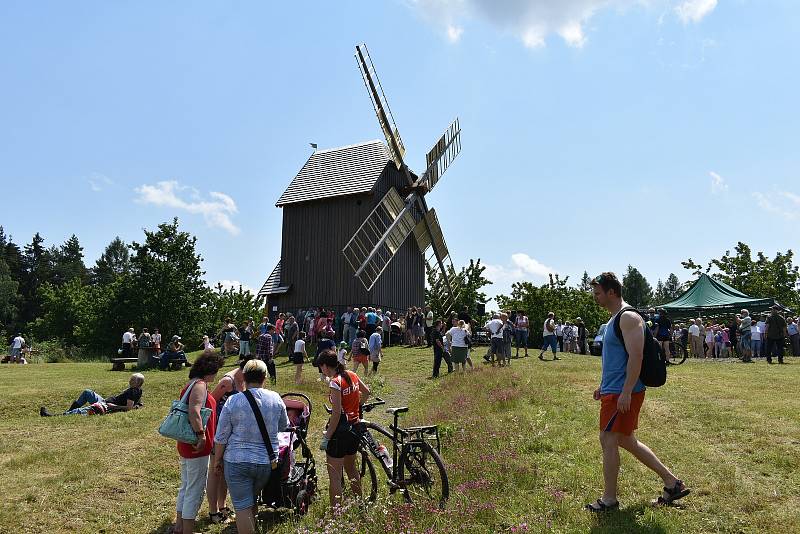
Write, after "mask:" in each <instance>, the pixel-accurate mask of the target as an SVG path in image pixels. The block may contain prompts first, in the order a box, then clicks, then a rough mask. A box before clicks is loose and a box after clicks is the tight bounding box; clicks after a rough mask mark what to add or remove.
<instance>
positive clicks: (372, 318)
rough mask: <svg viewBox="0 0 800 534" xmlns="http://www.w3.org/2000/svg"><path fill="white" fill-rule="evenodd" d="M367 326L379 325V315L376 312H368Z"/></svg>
mask: <svg viewBox="0 0 800 534" xmlns="http://www.w3.org/2000/svg"><path fill="white" fill-rule="evenodd" d="M366 318H367V324H378V314H377V313H375V312H367V315H366Z"/></svg>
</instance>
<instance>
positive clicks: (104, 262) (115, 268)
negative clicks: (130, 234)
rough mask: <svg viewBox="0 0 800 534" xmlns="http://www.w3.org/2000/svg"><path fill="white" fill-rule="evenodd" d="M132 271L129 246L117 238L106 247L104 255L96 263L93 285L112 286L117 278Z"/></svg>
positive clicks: (92, 276) (93, 269) (92, 272)
mask: <svg viewBox="0 0 800 534" xmlns="http://www.w3.org/2000/svg"><path fill="white" fill-rule="evenodd" d="M130 271H131V257H130V251H129V248H128V245H126V244H125V242H124V241H123V240H122V239H120V238H119V236H117V237H115V238H114V240H113V241H111V243H109V244H108V246H106V249H105V250H104V251H103V254H101V255H100V257H99V258H98V259H97V261H96V262H95V265H94V267H93V268H92V271H91V279H92V283H94V284H110V283H111V282H113V281H114V280H116V279H117V277H119V276H122V275H125V274H128V273H130Z"/></svg>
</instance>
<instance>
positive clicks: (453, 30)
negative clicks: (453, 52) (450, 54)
mask: <svg viewBox="0 0 800 534" xmlns="http://www.w3.org/2000/svg"><path fill="white" fill-rule="evenodd" d="M462 33H464V28H461V27H460V26H453V25H452V24H450V25H448V26H447V39H448V40H449V41H450V42H451V43H457V42H458V41H459V40H460V39H461V34H462Z"/></svg>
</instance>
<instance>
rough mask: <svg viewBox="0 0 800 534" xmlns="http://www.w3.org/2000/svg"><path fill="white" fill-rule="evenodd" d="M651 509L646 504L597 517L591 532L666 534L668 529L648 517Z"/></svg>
mask: <svg viewBox="0 0 800 534" xmlns="http://www.w3.org/2000/svg"><path fill="white" fill-rule="evenodd" d="M649 508H650V507H649V506H647V505H644V504H639V505H636V506H631V507H626V508H622V509H620V510H617V511H614V512H606V513H604V514H599V515H597V519H596V521H595V523H594V525H592V527H591V529H589V532H591V533H592V534H623V533H628V532H630V533H639V532H648V533H651V534H665V533H666V532H667V529H666V528H665V527H663V526H662V525H659V524H658V523H657V522H656V520H655V519H653V518H649V517H647V516H646V514H645V511H646V510H647V509H649Z"/></svg>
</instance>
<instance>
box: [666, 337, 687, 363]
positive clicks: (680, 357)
mask: <svg viewBox="0 0 800 534" xmlns="http://www.w3.org/2000/svg"><path fill="white" fill-rule="evenodd" d="M669 352H670V354H669V357H668V358H667V365H680V364H682V363H683V362H685V361H686V358H687V357H688V356H689V350H688V349H687V348H686V345H684V344H683V343H681V342H680V341H670V342H669Z"/></svg>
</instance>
